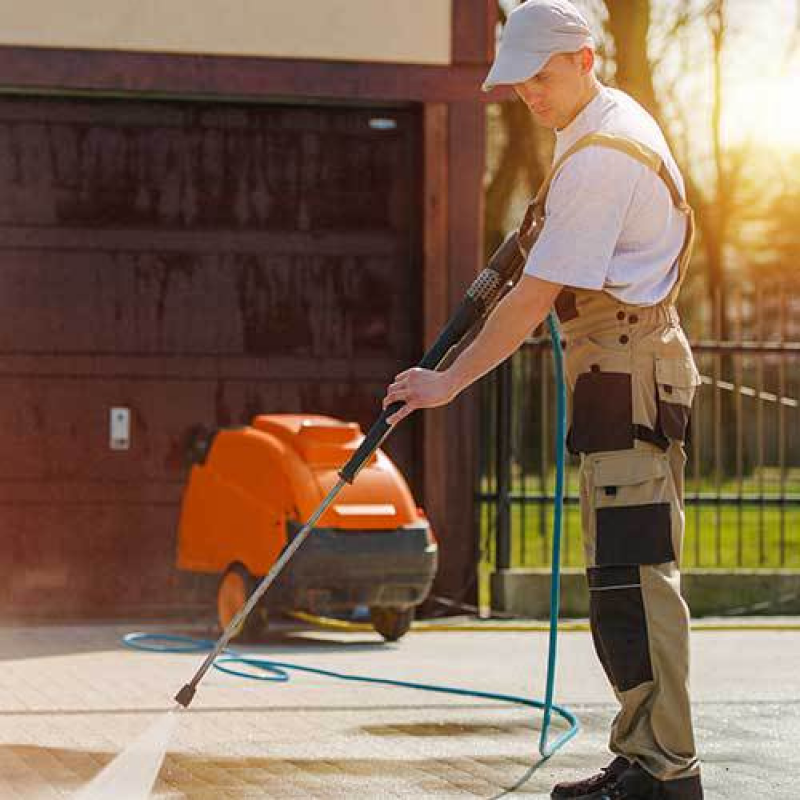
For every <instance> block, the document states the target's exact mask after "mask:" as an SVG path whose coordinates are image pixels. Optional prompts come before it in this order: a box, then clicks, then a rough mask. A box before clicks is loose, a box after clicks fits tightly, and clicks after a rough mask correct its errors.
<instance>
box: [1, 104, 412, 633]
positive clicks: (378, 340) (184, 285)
mask: <svg viewBox="0 0 800 800" xmlns="http://www.w3.org/2000/svg"><path fill="white" fill-rule="evenodd" d="M417 150H418V136H417V125H416V118H415V115H414V114H413V112H411V111H408V110H391V111H387V110H386V109H383V110H380V111H379V112H378V111H376V110H370V109H348V108H338V107H337V108H333V107H276V106H240V105H236V106H234V105H198V104H177V103H176V104H170V103H131V102H128V101H124V102H123V101H77V100H64V101H61V100H58V101H55V100H53V101H50V100H28V99H25V100H22V99H4V100H2V102H0V453H2V459H0V542H1V546H0V559H1V560H2V570H3V573H4V578H3V580H2V581H0V614H2V615H3V616H5V617H8V616H14V615H20V616H25V617H54V616H61V617H64V616H69V617H87V616H89V617H90V616H95V617H110V616H119V615H126V616H128V615H149V614H162V613H165V612H168V611H171V610H172V611H176V610H177V611H185V610H187V609H189V608H191V607H192V605H193V604H198V603H201V602H204V601H203V600H202V599H201V597H200V590H199V589H198V587H197V586H196V585H195V583H194V582H192V581H191V580H187V579H186V578H185V577H184V576H181V575H180V574H179V573H178V572H177V571H176V570H175V569H174V567H173V564H174V554H175V543H176V523H177V518H178V509H179V502H180V492H181V489H182V487H183V483H184V479H185V476H186V468H185V467H184V466H183V463H182V450H181V441H182V439H183V437H184V434H185V433H186V431H187V430H188V429H189V428H191V427H192V426H194V425H197V424H203V425H206V426H209V427H213V426H222V425H230V424H236V423H241V422H245V421H247V420H249V419H250V418H251V417H252V416H253V415H254V414H256V413H262V412H295V411H307V412H316V413H329V414H334V415H339V416H343V417H346V418H348V419H355V420H358V421H359V422H361V423H362V425H368V424H369V423H370V421H371V420H372V419H373V417H374V415H375V412H376V409H377V408H378V402H379V399H380V397H381V395H382V390H383V387H384V386H385V381H386V378H387V377H389V376H391V375H392V374H394V372H395V371H397V369H399V368H400V367H403V366H407V365H408V364H409V363H411V362H412V361H413V360H414V359H415V358H416V357H418V355H419V350H420V346H421V341H420V328H421V315H420V306H421V303H420V296H421V287H420V285H419V272H420V269H419V264H420V260H419V258H418V255H419V249H420V246H419V227H420V226H419V180H418V171H419V170H418V164H419V158H418V152H417ZM115 408H119V409H123V412H122V413H123V414H124V413H129V415H130V439H129V447H128V449H113V448H112V446H111V445H112V442H111V438H110V433H111V431H110V413H111V409H115ZM388 449H389V451H390V452H391V453H392V455H394V456H395V457H396V458H397V459H398V461H399V462H400V464H401V466H402V467H404V468H406V469H407V470H408V472H409V473H410V476H411V478H412V481H413V482H416V478H418V476H416V475H415V473H414V472H413V466H412V465H414V464H415V463H418V462H419V460H420V459H418V458H415V437H414V425H413V424H409V425H407V426H406V427H405V429H404V430H403V429H401V430H399V431H398V433H397V434H396V435H395V437H394V439H393V440H392V441H391V442H390V444H389V447H388Z"/></svg>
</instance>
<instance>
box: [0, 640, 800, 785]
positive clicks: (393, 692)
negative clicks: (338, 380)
mask: <svg viewBox="0 0 800 800" xmlns="http://www.w3.org/2000/svg"><path fill="white" fill-rule="evenodd" d="M124 630H129V628H127V627H126V628H123V627H120V626H94V627H89V626H83V627H63V626H61V627H36V628H33V627H26V628H22V627H6V628H3V629H0V660H2V662H3V663H2V665H1V666H2V669H1V670H0V798H3V799H5V798H15V797H23V798H37V800H38V798H48V797H53V798H54V797H64V796H69V795H70V794H71V793H72V792H74V790H75V789H77V788H78V787H80V786H81V785H83V784H84V783H85V782H86V781H87V780H88V779H89V778H91V777H92V776H93V775H95V774H96V773H97V772H98V770H99V769H100V768H101V767H102V766H103V765H104V764H106V763H108V762H109V761H110V760H111V759H112V758H113V757H114V756H115V755H116V754H117V753H118V752H120V751H121V750H122V749H123V748H124V747H125V746H126V745H128V744H129V743H130V742H131V741H132V740H133V739H134V738H135V737H136V736H137V735H138V734H139V733H140V732H141V731H142V730H144V729H146V728H147V727H148V725H150V724H151V723H152V722H153V721H154V720H156V719H158V718H159V715H161V714H162V713H163V712H164V711H165V710H167V709H169V708H170V707H171V705H172V703H171V698H172V696H173V695H174V693H175V691H177V689H178V688H180V686H181V685H182V684H183V683H185V682H186V681H187V680H188V679H189V678H190V677H191V675H192V674H193V672H194V670H195V669H196V667H197V666H198V665H199V660H200V658H199V657H198V656H197V655H152V654H146V653H136V652H131V651H128V650H125V649H122V648H121V647H120V646H119V644H118V642H119V635H120V634H121V633H122V632H123V631H124ZM546 645H547V639H546V635H545V634H543V633H508V632H506V633H416V634H411V635H409V636H408V637H407V638H406V639H404V640H403V641H402V642H401V643H399V644H397V645H384V644H381V643H380V642H379V641H378V639H377V637H375V636H372V635H369V634H333V633H308V632H306V633H303V632H300V631H298V630H297V629H295V630H290V629H287V630H284V631H282V632H280V633H275V634H273V635H271V637H270V639H269V641H268V642H267V643H266V644H265V645H262V646H259V647H258V648H254V647H250V648H248V650H250V651H254V650H258V651H259V653H260V654H267V653H268V654H269V656H270V657H273V658H275V659H277V660H286V661H294V662H297V663H300V664H306V665H314V666H321V667H323V668H327V669H331V670H340V671H342V672H351V673H361V674H370V675H381V676H389V677H395V678H399V679H407V680H419V681H429V682H443V683H445V682H446V683H452V684H455V685H459V686H465V687H474V688H477V689H481V690H485V691H495V692H496V691H500V692H507V693H512V694H513V693H520V694H523V695H527V696H533V697H539V698H540V697H542V693H543V684H544V668H545V655H546ZM693 647H694V651H693V665H694V697H695V709H696V712H695V713H696V728H697V736H698V740H699V745H700V749H701V754H702V756H703V759H704V775H705V783H706V792H707V797H708V798H711V800H716V799H717V798H724V799H725V800H746V799H747V798H755V797H758V798H762V797H769V798H774V799H775V800H779V799H784V798H785V800H789V799H790V798H791V799H792V800H794V799H795V798H797V797H799V796H800V758H798V755H797V748H798V743H799V742H800V677H798V676H799V675H800V672H798V664H799V663H800V631H794V632H790V631H787V632H776V631H769V632H767V631H761V632H738V631H723V632H702V633H696V634H695V635H694V642H693ZM557 697H558V700H559V702H561V703H562V704H564V705H567V706H569V707H570V708H571V709H572V710H573V711H575V712H576V713H577V714H578V715H579V717H580V719H581V723H582V725H583V731H582V732H581V733H580V734H579V736H578V738H577V739H575V740H573V741H572V742H570V743H569V744H568V745H567V746H566V747H565V749H564V750H562V751H561V752H560V753H558V754H557V755H556V756H555V757H553V758H552V759H551V760H549V761H547V762H545V763H544V764H542V765H540V766H538V768H535V769H532V766H534V765H535V764H536V760H537V759H536V744H537V741H538V733H539V728H540V722H541V715H540V713H539V712H537V711H534V710H525V709H521V708H517V707H512V706H507V705H503V704H501V703H496V702H489V701H483V700H471V699H467V698H458V697H450V696H445V695H436V694H427V693H419V692H413V691H410V690H406V689H394V688H387V687H380V686H368V685H364V684H353V683H344V682H340V681H335V680H331V679H328V678H322V677H316V676H310V675H297V676H296V677H294V678H293V680H292V682H291V683H289V684H283V685H280V684H263V683H257V682H254V681H244V680H241V679H237V678H233V677H229V676H226V675H223V674H221V673H218V672H216V671H212V672H211V673H209V675H208V676H207V678H206V680H205V682H204V683H203V684H202V685H201V687H200V689H199V691H198V694H197V697H196V699H195V701H194V703H193V704H192V706H191V708H190V710H189V711H188V712H187V711H182V712H180V713H179V719H178V724H177V728H176V732H175V735H174V736H173V738H172V742H171V745H170V749H169V753H168V755H167V759H166V761H165V765H164V768H163V769H162V772H161V777H160V780H159V782H158V784H157V787H156V793H155V794H156V796H157V797H161V798H182V797H187V798H209V800H210V798H244V797H305V798H329V797H352V798H384V797H385V798H394V797H414V798H448V797H482V798H498V797H502V796H505V795H507V794H509V793H510V794H511V796H514V795H516V794H519V795H525V796H527V797H534V798H544V797H547V795H548V791H549V788H550V786H551V785H552V783H553V782H554V781H556V780H561V779H564V778H567V777H572V776H577V775H580V774H582V773H585V772H587V771H591V770H593V769H594V768H596V767H598V766H600V765H601V764H603V763H605V761H606V759H607V756H606V754H605V741H606V731H607V727H608V724H609V721H610V719H611V717H612V715H613V711H614V705H613V697H612V695H611V694H610V692H609V690H608V688H607V687H606V684H605V681H604V678H603V675H602V673H601V671H600V669H599V667H598V666H597V664H596V663H595V659H594V656H593V654H592V650H591V643H590V640H589V636H588V634H586V633H565V634H563V635H562V637H561V648H560V671H559V682H558V689H557ZM514 787H516V788H514ZM115 800H121V798H119V797H117V798H115Z"/></svg>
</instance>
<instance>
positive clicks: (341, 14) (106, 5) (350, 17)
mask: <svg viewBox="0 0 800 800" xmlns="http://www.w3.org/2000/svg"><path fill="white" fill-rule="evenodd" d="M0 18H2V24H1V25H0V44H7V45H31V46H39V47H68V48H69V47H76V48H89V49H111V50H139V51H148V52H154V51H155V52H170V53H205V54H216V55H249V56H272V57H278V58H311V59H334V60H348V61H350V60H354V61H385V62H400V63H417V64H449V63H450V54H451V0H70V1H69V2H65V0H22V1H20V0H0Z"/></svg>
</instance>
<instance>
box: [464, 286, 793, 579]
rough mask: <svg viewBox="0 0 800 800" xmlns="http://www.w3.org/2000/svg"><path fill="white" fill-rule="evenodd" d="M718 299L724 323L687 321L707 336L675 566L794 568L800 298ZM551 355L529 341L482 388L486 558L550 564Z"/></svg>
mask: <svg viewBox="0 0 800 800" xmlns="http://www.w3.org/2000/svg"><path fill="white" fill-rule="evenodd" d="M725 302H726V303H727V304H728V308H730V309H733V312H732V313H730V314H729V318H728V319H727V320H725V322H724V324H723V321H722V320H720V319H719V315H716V314H708V315H707V316H706V317H703V316H701V315H698V317H697V318H696V319H695V320H694V322H693V324H692V325H689V326H687V331H688V333H689V335H690V337H691V334H692V329H693V328H694V329H696V330H700V331H702V332H703V333H705V334H706V335H701V336H700V337H698V338H697V339H694V340H693V344H692V349H693V352H694V354H695V359H696V361H697V365H698V367H699V369H700V372H701V375H702V376H703V377H702V381H703V384H702V385H701V387H700V389H699V391H698V393H697V397H696V400H695V405H694V409H693V417H692V437H691V441H690V443H689V446H688V452H687V455H688V459H689V460H688V463H687V468H686V487H685V499H686V537H685V542H684V551H683V558H682V562H683V566H684V567H720V568H726V569H750V568H755V569H758V568H793V569H800V370H798V363H799V360H800V342H798V341H789V340H788V338H787V337H788V334H793V335H794V336H797V338H800V336H798V333H800V331H797V322H796V320H799V319H800V313H798V312H800V301H798V298H797V297H793V296H792V295H791V294H789V293H787V292H775V293H774V294H773V295H770V297H769V298H767V297H765V295H764V293H763V292H762V291H753V292H751V293H749V294H745V293H743V292H740V293H738V295H737V296H736V297H734V298H725ZM714 305H715V306H716V307H718V308H719V307H721V305H720V298H718V302H717V303H715V304H714ZM790 322H791V324H792V325H794V328H792V327H791V326H790ZM709 334H710V335H709ZM723 334H724V335H723ZM551 362H552V356H551V352H550V344H549V342H548V341H545V340H538V339H530V340H529V341H528V342H526V343H525V345H523V347H522V348H520V350H519V351H518V352H517V354H515V355H514V357H513V358H511V359H509V360H508V361H507V362H506V363H505V364H503V365H501V366H500V367H499V368H498V369H497V370H495V372H494V373H493V374H492V375H491V376H490V377H489V378H487V379H486V380H485V381H484V383H483V386H482V390H481V391H482V401H481V423H480V447H479V463H478V492H477V497H476V503H477V509H476V510H477V514H478V519H479V522H480V531H481V537H482V545H483V557H484V563H485V564H487V565H488V564H491V565H493V566H496V567H498V568H506V567H510V566H545V565H548V564H549V563H550V551H551V547H552V534H551V518H552V494H553V489H554V482H555V474H554V441H553V436H554V430H555V419H554V413H555V397H554V388H553V374H552V363H551ZM577 463H578V462H577V459H576V458H573V457H570V459H569V462H568V469H567V483H566V486H567V494H566V500H565V506H566V507H565V509H564V511H565V513H564V531H563V536H564V538H563V542H562V554H563V555H562V559H563V564H564V565H565V566H576V567H580V566H583V563H584V562H583V553H582V541H581V525H580V512H579V507H578V486H577Z"/></svg>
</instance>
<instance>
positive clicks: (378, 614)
mask: <svg viewBox="0 0 800 800" xmlns="http://www.w3.org/2000/svg"><path fill="white" fill-rule="evenodd" d="M369 617H370V621H371V622H372V627H373V628H375V630H376V631H377V632H378V633H379V634H380V635H381V636H383V638H384V639H386V641H387V642H396V641H397V640H398V639H400V638H401V637H402V636H405V634H407V633H408V630H409V628H410V627H411V623H412V622H413V621H414V606H411V607H410V608H379V607H377V606H373V607H372V608H370V610H369Z"/></svg>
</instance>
